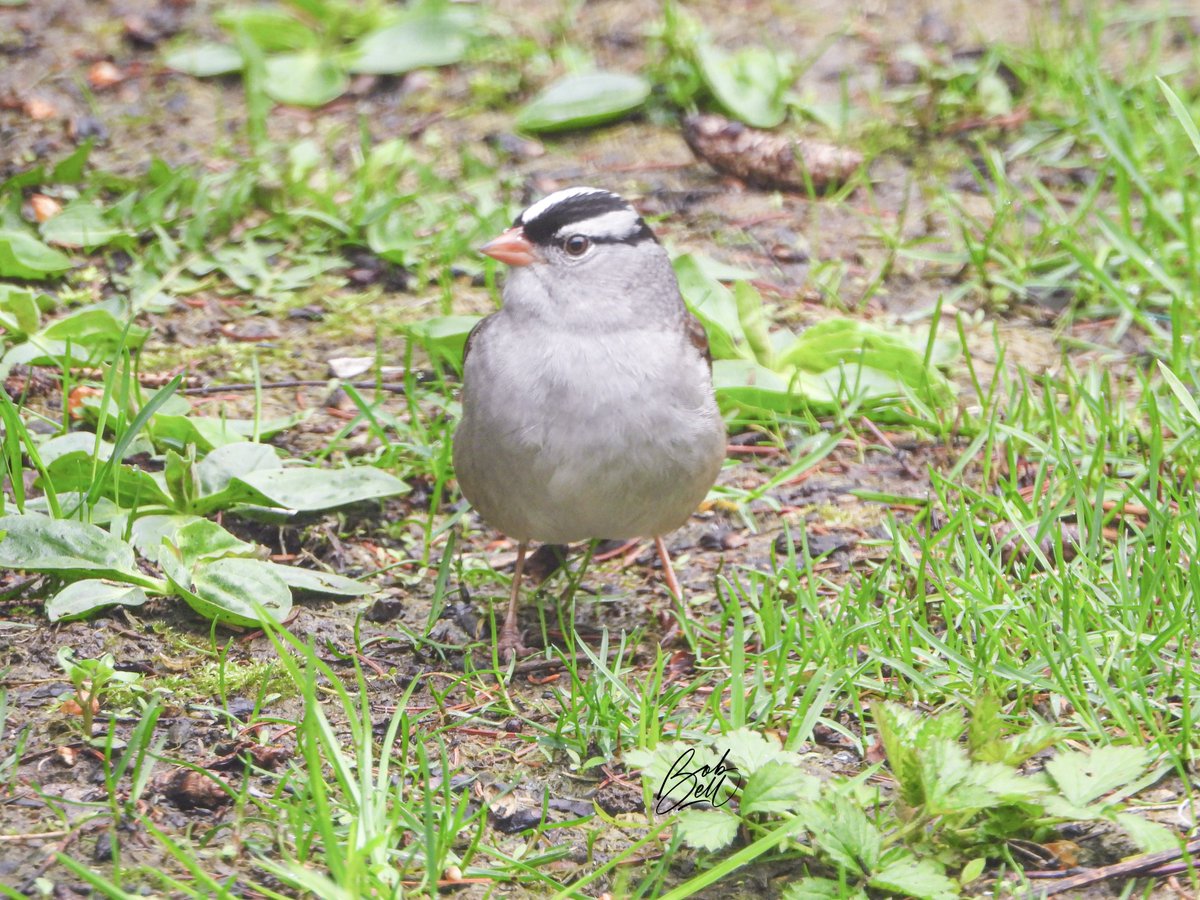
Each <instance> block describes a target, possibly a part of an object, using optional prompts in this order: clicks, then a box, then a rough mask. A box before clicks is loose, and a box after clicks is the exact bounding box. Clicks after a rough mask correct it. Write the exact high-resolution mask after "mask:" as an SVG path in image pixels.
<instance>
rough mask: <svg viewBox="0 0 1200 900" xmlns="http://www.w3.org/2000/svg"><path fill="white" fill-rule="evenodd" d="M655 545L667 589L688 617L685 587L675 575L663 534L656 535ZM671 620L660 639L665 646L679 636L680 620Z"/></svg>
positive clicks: (681, 612) (680, 611)
mask: <svg viewBox="0 0 1200 900" xmlns="http://www.w3.org/2000/svg"><path fill="white" fill-rule="evenodd" d="M654 546H655V547H657V548H658V558H659V560H660V561H661V562H662V570H663V581H665V582H666V583H667V590H668V591H670V592H671V599H672V600H674V601H675V602H676V603H677V604H678V605H679V614H680V615H681V616H684V617H685V618H686V617H687V606H686V605H684V602H683V588H681V587H680V586H679V579H678V578H676V577H675V567H674V566H672V565H671V554H670V553H668V552H667V545H666V543H664V542H663V539H662V536H661V535H657V536H655V538H654ZM664 618H666V617H664ZM670 622H671V624H670V625H668V626H667V630H666V631H665V632H663V636H662V641H660V643H662V644H663V645H664V646H665V645H667V644H673V643H674V642H675V639H676V638H678V637H679V620H678V619H674V618H672V619H671V620H670Z"/></svg>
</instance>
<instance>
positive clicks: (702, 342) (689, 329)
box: [467, 312, 712, 371]
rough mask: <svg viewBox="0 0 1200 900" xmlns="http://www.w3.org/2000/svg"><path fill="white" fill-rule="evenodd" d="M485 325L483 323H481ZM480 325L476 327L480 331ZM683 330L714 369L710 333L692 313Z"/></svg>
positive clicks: (688, 314) (685, 316)
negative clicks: (709, 343) (709, 346)
mask: <svg viewBox="0 0 1200 900" xmlns="http://www.w3.org/2000/svg"><path fill="white" fill-rule="evenodd" d="M480 324H483V323H480ZM478 328H479V325H476V326H475V329H478ZM683 328H684V331H685V333H686V334H687V339H688V340H689V341H690V342H691V344H692V346H693V347H695V348H696V349H697V350H699V351H700V355H701V356H703V357H704V361H705V362H707V363H708V368H709V370H710V371H711V369H712V351H711V350H710V349H709V348H708V332H707V331H705V330H704V326H703V325H702V324H701V323H700V320H699V319H697V318H696V317H695V316H694V315H692V314H691V313H690V312H685V313H684V314H683ZM475 329H472V331H471V334H470V335H468V336H467V344H468V346H469V345H470V343H471V338H472V337H473V336H474V334H475Z"/></svg>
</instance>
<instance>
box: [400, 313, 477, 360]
mask: <svg viewBox="0 0 1200 900" xmlns="http://www.w3.org/2000/svg"><path fill="white" fill-rule="evenodd" d="M479 321H480V317H479V316H435V317H433V318H432V319H426V320H425V321H423V322H417V323H416V324H415V325H411V326H409V329H408V333H409V335H411V336H412V338H413V340H415V341H416V342H417V343H419V344H420V345H421V346H422V347H424V348H425V352H426V353H428V354H429V358H430V359H431V360H433V362H434V363H435V364H440V363H442V362H447V363H449V364H450V365H452V366H454V368H455V369H457V370H458V371H462V365H463V349H464V348H465V347H466V344H467V336H468V335H469V334H470V333H471V329H472V328H474V327H475V326H476V325H477V324H479Z"/></svg>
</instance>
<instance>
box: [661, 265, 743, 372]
mask: <svg viewBox="0 0 1200 900" xmlns="http://www.w3.org/2000/svg"><path fill="white" fill-rule="evenodd" d="M673 265H674V267H675V276H676V277H677V278H678V279H679V290H680V291H681V292H682V294H683V299H684V300H685V301H686V302H687V305H688V308H689V309H691V311H692V312H693V313H695V315H696V318H698V319H699V320H700V321H701V323H702V324H703V325H704V330H705V331H706V332H707V333H708V345H709V350H710V351H711V352H712V355H713V359H752V358H753V356H754V354H753V351H751V349H750V347H749V344H748V343H747V340H746V333H745V331H744V330H743V329H742V319H741V316H740V315H739V314H738V303H737V299H736V298H735V297H734V295H733V293H732V292H731V291H730V290H729V288H727V287H725V285H723V284H721V282H720V281H718V280H717V279H716V278H715V277H713V276H711V275H709V274H708V272H706V271H705V267H704V265H703V264H702V263H701V262H700V261H699V260H698V259H697V258H696V257H694V256H692V255H691V254H687V253H685V254H684V255H682V256H677V257H676V258H675V260H674V263H673Z"/></svg>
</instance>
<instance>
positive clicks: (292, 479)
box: [232, 466, 409, 512]
mask: <svg viewBox="0 0 1200 900" xmlns="http://www.w3.org/2000/svg"><path fill="white" fill-rule="evenodd" d="M237 484H243V485H246V486H247V487H249V488H250V489H251V490H252V491H253V493H254V494H256V495H257V498H258V499H256V500H247V501H246V502H251V503H258V504H260V505H265V506H277V507H281V508H283V509H291V510H295V511H297V512H315V511H317V510H325V509H336V508H337V507H339V506H346V505H348V504H350V503H358V502H360V501H363V500H378V499H382V498H384V497H394V496H396V495H397V494H404V493H407V492H408V490H409V487H408V485H407V484H405V483H404V482H403V481H401V480H400V479H399V478H397V477H396V476H395V475H390V474H388V473H387V472H384V471H382V470H381V469H375V468H371V467H370V466H358V467H355V468H348V469H315V468H304V469H300V468H292V469H267V470H260V471H258V472H251V473H250V474H248V475H244V476H241V477H239V478H235V479H234V480H233V482H232V485H237Z"/></svg>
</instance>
